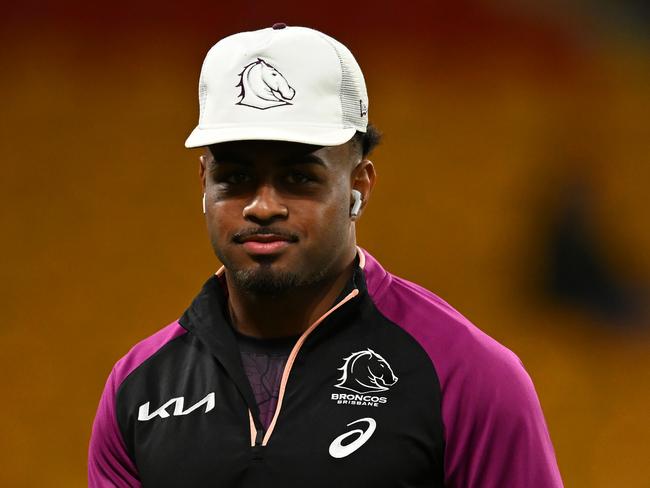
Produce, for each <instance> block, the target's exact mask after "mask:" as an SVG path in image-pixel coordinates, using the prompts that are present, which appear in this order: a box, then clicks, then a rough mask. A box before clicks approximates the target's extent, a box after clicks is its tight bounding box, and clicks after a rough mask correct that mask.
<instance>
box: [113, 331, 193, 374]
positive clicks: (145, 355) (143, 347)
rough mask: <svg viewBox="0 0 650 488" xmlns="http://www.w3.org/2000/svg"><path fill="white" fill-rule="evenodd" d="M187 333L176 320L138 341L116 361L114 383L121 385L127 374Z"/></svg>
mask: <svg viewBox="0 0 650 488" xmlns="http://www.w3.org/2000/svg"><path fill="white" fill-rule="evenodd" d="M186 333H187V330H186V329H184V328H183V327H182V326H181V325H180V324H179V323H178V321H177V320H176V321H174V322H172V323H171V324H169V325H167V326H165V327H163V328H162V329H160V330H159V331H158V332H155V333H154V334H152V335H150V336H149V337H147V338H145V339H143V340H141V341H140V342H138V343H137V344H136V345H135V346H133V347H132V348H131V349H130V350H129V352H127V353H126V354H125V355H124V356H123V357H122V358H121V359H120V360H119V361H117V363H115V367H114V368H113V372H112V376H113V378H112V379H113V382H114V384H115V385H120V384H121V383H122V382H123V381H124V379H125V378H126V377H127V376H129V375H130V374H131V373H132V372H133V371H134V370H135V369H137V368H138V367H139V366H141V365H142V364H143V363H144V362H145V361H147V360H148V359H149V358H151V357H153V356H154V355H155V354H156V353H158V351H160V350H161V349H163V348H164V347H165V346H166V345H167V344H169V343H170V342H171V341H173V340H174V339H176V338H178V337H180V336H182V335H184V334H186Z"/></svg>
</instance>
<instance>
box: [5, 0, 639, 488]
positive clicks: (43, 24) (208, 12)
mask: <svg viewBox="0 0 650 488" xmlns="http://www.w3.org/2000/svg"><path fill="white" fill-rule="evenodd" d="M275 22H286V23H287V24H289V25H305V26H309V27H314V28H316V29H319V30H322V31H324V32H327V33H328V34H330V35H332V36H334V37H336V38H337V39H339V40H340V41H341V42H343V43H345V44H346V45H347V46H348V47H349V48H350V49H351V50H352V52H353V53H354V54H355V56H356V57H357V59H358V61H359V63H360V65H361V67H362V69H363V71H364V74H365V77H366V82H367V84H368V90H369V96H370V107H369V114H370V119H371V121H373V123H374V124H375V125H376V126H377V127H378V128H379V129H380V130H381V131H382V132H384V134H385V136H384V141H383V143H382V145H381V146H380V147H379V148H378V149H377V150H376V152H375V154H374V155H373V156H374V157H373V161H374V162H375V164H376V166H377V169H378V174H379V179H378V184H377V187H376V189H375V192H374V194H373V198H372V202H370V205H369V207H368V211H367V212H366V213H365V214H364V217H363V219H362V220H361V221H360V223H359V226H358V228H359V244H360V245H361V246H363V247H365V248H367V249H368V250H369V251H370V252H371V253H373V254H374V255H375V256H376V257H377V258H379V259H380V260H381V261H382V263H383V264H384V265H385V266H386V267H387V268H388V269H389V270H390V271H392V272H394V273H396V274H398V275H401V276H404V277H405V278H407V279H410V280H412V281H416V282H418V283H420V284H422V285H424V286H426V287H427V288H429V289H431V290H432V291H434V292H435V293H437V294H439V295H440V296H441V297H443V298H444V299H445V300H447V301H448V302H450V303H451V304H452V305H453V306H454V307H456V308H458V309H459V310H460V311H461V312H462V313H463V314H464V315H466V316H467V317H468V318H469V319H470V320H471V321H473V322H474V323H475V324H476V325H477V326H478V327H480V328H481V329H483V330H485V331H486V332H487V333H489V334H490V335H492V336H493V337H495V338H496V339H497V340H499V341H500V342H502V343H503V344H505V345H506V346H507V347H509V348H510V349H512V350H513V351H514V352H515V353H516V354H517V355H518V356H519V357H520V358H521V359H522V361H523V362H524V365H525V366H526V368H527V370H528V372H529V373H530V375H531V377H532V378H533V380H534V382H535V385H536V388H537V391H538V394H539V397H540V401H541V403H542V407H543V409H544V412H545V415H546V419H547V422H548V425H549V429H550V432H551V437H552V439H553V442H554V446H555V449H556V453H557V457H558V461H559V465H560V470H561V472H562V476H563V478H564V481H565V484H566V486H575V487H594V488H598V487H603V488H605V487H607V488H609V487H611V486H620V487H626V488H627V487H630V488H633V487H639V488H642V487H648V486H650V484H649V482H648V480H649V479H650V466H649V465H648V463H647V461H646V459H647V457H648V439H649V438H650V420H649V419H648V415H647V412H648V406H649V405H650V389H649V388H648V385H649V384H650V354H649V353H650V332H649V327H648V326H649V325H650V316H649V310H650V304H649V293H650V286H648V283H649V281H650V225H648V223H647V222H648V217H647V215H648V212H649V211H650V192H649V191H648V182H649V181H650V156H649V155H650V91H649V89H648V87H649V86H650V63H649V62H648V60H649V59H650V4H649V3H648V2H647V1H641V0H625V1H617V2H611V1H605V0H593V1H589V2H587V1H577V0H572V1H564V2H560V1H558V0H551V1H547V2H533V1H530V0H529V1H518V2H515V1H509V0H501V1H496V0H460V1H451V0H445V1H431V2H429V1H421V0H418V1H412V2H409V3H404V2H342V1H339V0H334V1H330V2H327V3H325V4H321V5H316V4H311V3H308V2H307V3H305V2H297V1H282V0H278V1H276V2H259V1H251V0H248V1H240V2H207V1H205V0H201V1H189V2H168V3H165V2H153V1H151V0H143V1H140V2H125V1H116V2H110V3H108V2H81V1H67V2H65V1H63V2H60V1H59V2H54V1H23V2H20V3H18V2H14V3H12V4H6V5H3V9H2V15H1V16H0V70H1V73H2V76H0V88H1V89H2V93H3V95H4V96H3V100H2V110H1V111H0V131H1V133H2V137H1V138H0V141H1V142H0V155H1V156H0V157H1V158H2V173H3V177H2V178H1V179H0V190H1V192H0V195H1V198H2V205H1V206H0V215H1V218H2V220H1V222H2V229H3V231H4V232H3V239H2V243H1V244H0V245H1V246H2V256H3V257H4V259H3V266H2V279H1V280H0V292H1V294H0V296H2V305H3V311H4V314H5V317H4V318H5V320H4V321H3V325H2V326H1V327H0V337H2V346H3V350H4V353H3V355H2V356H1V359H0V365H1V366H2V367H3V370H4V374H3V380H2V381H3V384H2V390H3V392H4V394H5V401H4V402H2V407H0V414H1V418H2V421H1V422H2V432H3V436H2V447H1V448H0V449H1V451H0V454H1V458H2V459H3V469H2V470H0V485H1V486H12V487H41V486H48V487H49V486H53V487H54V486H62V487H71V486H79V487H81V486H85V485H86V467H85V462H86V450H87V444H88V439H89V435H90V428H91V423H92V419H93V417H94V414H95V408H96V406H97V401H98V400H99V395H100V393H101V390H102V387H103V383H104V381H105V379H106V377H107V376H108V374H109V372H110V369H111V367H112V365H113V364H114V363H115V361H117V360H118V359H119V358H120V357H121V356H122V355H123V354H125V353H126V352H127V350H128V349H129V348H130V347H131V346H132V345H133V344H134V343H135V342H137V341H138V340H140V339H142V338H144V337H146V336H147V335H150V334H151V333H153V332H154V331H156V330H157V329H159V328H160V327H162V326H164V325H165V324H168V323H169V322H171V321H173V320H174V319H176V318H177V317H178V316H180V314H181V313H182V312H183V310H184V309H185V307H186V306H187V305H188V304H189V302H190V300H191V299H192V297H193V296H194V295H195V294H196V292H197V291H198V290H199V288H200V286H201V285H202V283H203V282H204V280H205V279H207V277H208V276H209V275H210V274H211V273H213V272H214V271H215V270H216V269H217V267H218V266H219V264H218V263H217V261H216V259H215V258H214V256H213V255H212V252H211V248H210V246H209V244H208V240H207V236H206V234H205V230H204V223H203V218H202V214H201V210H200V209H201V202H200V199H201V193H200V185H199V179H198V155H199V152H197V151H190V150H187V149H185V148H184V147H183V142H184V140H185V138H186V137H187V135H188V134H189V132H190V131H191V129H192V128H193V127H194V125H195V123H196V119H197V117H198V100H197V88H198V87H197V85H198V76H199V70H200V67H201V62H202V60H203V57H204V55H205V53H206V52H207V50H208V49H209V48H210V47H211V46H212V45H213V44H214V43H215V42H216V41H217V40H219V39H220V38H221V37H223V36H226V35H229V34H232V33H234V32H237V31H241V30H252V29H258V28H262V27H267V26H271V25H272V24H273V23H275Z"/></svg>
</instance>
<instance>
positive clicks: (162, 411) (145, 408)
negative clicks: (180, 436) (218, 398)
mask: <svg viewBox="0 0 650 488" xmlns="http://www.w3.org/2000/svg"><path fill="white" fill-rule="evenodd" d="M214 403H215V402H214V392H212V393H208V394H207V395H206V396H205V398H203V399H202V400H199V401H198V402H196V403H195V404H194V405H192V406H191V407H189V408H187V409H185V408H184V407H185V397H177V398H172V399H171V400H168V401H167V402H165V403H164V404H163V405H162V406H161V407H159V408H158V409H157V410H154V411H153V412H152V413H149V402H147V403H143V404H142V405H140V408H139V409H138V420H140V421H141V422H146V421H147V420H151V419H153V418H155V417H160V418H161V419H166V418H167V417H169V416H170V413H169V412H168V411H167V409H168V408H170V407H171V406H172V405H174V410H173V411H172V413H171V415H173V416H179V415H187V414H188V413H192V412H193V411H195V410H197V409H199V408H200V407H202V406H203V405H205V411H204V412H203V413H208V412H209V411H210V410H212V409H213V408H214Z"/></svg>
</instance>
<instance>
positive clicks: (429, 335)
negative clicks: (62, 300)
mask: <svg viewBox="0 0 650 488" xmlns="http://www.w3.org/2000/svg"><path fill="white" fill-rule="evenodd" d="M358 256H359V259H358V267H357V269H356V270H355V272H354V273H353V277H352V279H351V280H350V282H349V283H348V285H347V287H346V289H345V290H344V291H343V293H342V294H341V296H340V297H339V299H338V300H337V302H336V303H335V305H334V306H333V307H332V308H331V309H330V310H329V311H328V312H327V313H326V314H324V315H323V316H322V317H321V318H320V319H318V320H317V321H316V322H315V323H313V324H311V325H310V326H309V328H308V329H307V330H306V331H305V332H304V333H303V334H302V335H301V336H300V338H299V339H298V341H297V342H296V344H295V346H294V347H293V349H292V351H291V353H290V355H289V357H288V359H287V362H286V366H285V368H284V372H283V375H282V380H281V383H280V392H279V398H278V402H277V407H276V410H275V414H274V416H273V418H272V420H271V422H270V424H269V426H268V428H267V429H265V428H264V427H263V426H262V423H261V422H260V420H259V418H258V417H259V415H258V410H257V404H256V401H255V397H254V395H253V393H252V390H251V387H250V385H249V382H248V379H247V377H246V374H245V372H244V370H243V367H242V364H241V359H240V355H239V351H238V347H237V341H236V337H235V335H234V332H233V330H232V328H231V326H230V325H229V323H228V321H227V319H226V317H227V316H228V314H227V295H226V293H225V291H224V285H223V281H222V280H223V276H221V275H220V274H219V273H217V274H216V275H214V276H212V277H211V278H210V279H209V280H208V281H207V282H206V283H205V285H204V286H203V288H202V290H201V292H200V293H199V295H198V296H197V297H196V298H195V299H194V301H193V302H192V304H191V305H190V307H189V308H188V309H187V310H186V312H185V313H184V314H183V316H182V317H181V318H180V319H179V320H178V321H175V322H173V323H172V324H170V325H168V326H167V327H165V328H163V329H162V330H160V331H159V332H157V333H155V334H154V335H152V336H151V337H149V338H148V339H145V340H144V341H142V342H140V343H139V344H137V345H136V346H135V347H134V348H133V349H131V351H130V352H129V353H128V354H127V355H126V356H124V357H123V358H122V359H121V360H119V361H118V362H117V364H116V365H115V367H114V368H113V370H112V372H111V374H110V376H109V378H108V381H107V383H106V387H105V389H104V392H103V394H102V397H101V400H100V403H99V408H98V411H97V415H96V418H95V422H94V425H93V432H92V437H91V441H90V452H89V485H90V487H91V488H106V487H120V488H121V487H155V488H166V487H260V486H282V487H307V486H309V487H338V488H347V487H373V488H383V487H386V488H389V487H390V488H395V487H454V488H456V487H458V488H460V487H463V488H464V487H467V488H469V487H473V488H478V487H480V488H555V487H561V486H562V481H561V479H560V474H559V471H558V468H557V463H556V460H555V455H554V453H553V447H552V444H551V440H550V438H549V435H548V431H547V428H546V425H545V422H544V418H543V415H542V411H541V407H540V404H539V401H538V399H537V395H536V393H535V390H534V387H533V384H532V382H531V380H530V378H529V376H528V374H527V373H526V372H525V370H524V368H523V366H522V364H521V362H520V361H519V359H518V358H517V357H516V356H515V355H514V354H513V353H512V352H511V351H509V350H508V349H506V348H505V347H503V346H502V345H500V344H499V343H497V342H496V341H494V340H493V339H491V338H490V337H488V336H487V335H486V334H484V333H483V332H481V331H480V330H479V329H478V328H476V327H475V326H474V325H472V324H471V323H470V322H469V321H468V320H467V319H465V318H464V317H463V316H461V315H460V314H459V313H458V312H457V311H456V310H454V309H453V308H452V307H451V306H449V305H448V304H447V303H445V302H444V301H443V300H441V299H440V298H438V297H437V296H436V295H434V294H433V293H431V292H429V291H428V290H425V289H424V288H422V287H420V286H418V285H415V284H413V283H410V282H408V281H406V280H403V279H401V278H398V277H396V276H394V275H392V274H390V273H388V272H386V271H385V270H384V269H383V268H382V267H381V266H380V264H379V263H378V262H377V261H376V260H375V259H374V258H372V256H370V255H369V254H368V253H367V252H366V251H363V250H359V255H358Z"/></svg>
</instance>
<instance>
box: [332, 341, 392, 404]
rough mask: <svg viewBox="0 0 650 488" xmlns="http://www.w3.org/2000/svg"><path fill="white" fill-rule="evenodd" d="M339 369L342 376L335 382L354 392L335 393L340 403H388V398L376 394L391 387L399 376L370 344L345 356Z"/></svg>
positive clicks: (336, 385) (334, 398) (342, 387)
mask: <svg viewBox="0 0 650 488" xmlns="http://www.w3.org/2000/svg"><path fill="white" fill-rule="evenodd" d="M339 371H341V377H340V378H339V379H338V383H336V384H335V385H334V386H335V387H336V388H340V389H342V390H348V391H351V392H353V393H354V394H350V393H333V394H332V400H336V402H337V403H338V404H349V405H363V406H374V407H377V406H379V404H383V403H387V401H388V399H387V398H386V397H384V396H379V395H372V394H373V393H382V392H385V391H387V390H389V389H390V388H391V387H392V386H393V385H395V383H397V380H398V378H397V376H395V373H394V372H393V368H391V366H390V364H388V361H386V360H385V359H384V358H383V357H382V356H380V355H379V354H377V353H376V352H375V351H373V350H372V349H370V348H368V349H364V350H362V351H357V352H353V353H352V354H350V355H349V356H348V357H345V358H343V366H341V367H340V368H339Z"/></svg>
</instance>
